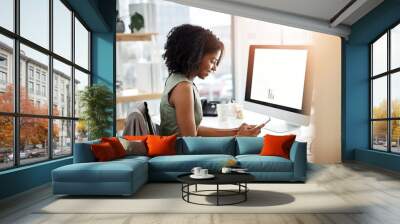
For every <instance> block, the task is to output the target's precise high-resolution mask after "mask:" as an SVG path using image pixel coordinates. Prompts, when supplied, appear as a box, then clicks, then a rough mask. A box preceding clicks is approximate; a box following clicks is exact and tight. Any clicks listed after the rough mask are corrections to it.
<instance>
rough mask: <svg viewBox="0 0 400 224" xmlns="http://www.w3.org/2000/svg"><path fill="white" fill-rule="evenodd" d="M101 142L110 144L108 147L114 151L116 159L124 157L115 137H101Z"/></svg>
mask: <svg viewBox="0 0 400 224" xmlns="http://www.w3.org/2000/svg"><path fill="white" fill-rule="evenodd" d="M101 142H108V143H110V145H111V146H112V148H113V149H114V152H115V155H116V156H117V158H122V157H125V156H126V151H125V149H124V147H123V146H122V144H121V142H120V141H119V140H118V138H117V137H103V138H101Z"/></svg>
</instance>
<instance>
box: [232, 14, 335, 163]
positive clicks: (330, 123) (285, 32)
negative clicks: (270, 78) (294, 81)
mask: <svg viewBox="0 0 400 224" xmlns="http://www.w3.org/2000/svg"><path fill="white" fill-rule="evenodd" d="M233 35H234V43H235V44H234V49H235V52H234V54H235V62H234V71H235V88H236V90H235V98H236V100H237V101H238V102H243V100H244V93H245V85H246V75H247V63H248V54H249V45H251V44H260V45H308V46H309V47H310V52H309V63H308V66H309V68H307V70H308V72H307V78H306V82H305V94H304V105H305V108H306V111H305V112H306V113H307V114H309V115H310V125H309V126H307V127H302V128H300V129H299V130H296V131H295V133H296V134H297V136H298V137H299V138H300V139H301V140H304V141H307V142H308V146H309V160H311V161H313V162H316V163H336V162H340V158H341V156H340V155H341V130H340V128H341V41H340V38H339V37H336V36H331V35H326V34H321V33H316V32H311V31H306V30H301V29H297V28H291V27H286V26H281V25H277V24H272V23H267V22H262V21H257V20H252V19H248V18H243V17H234V34H233Z"/></svg>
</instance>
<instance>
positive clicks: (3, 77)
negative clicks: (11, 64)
mask: <svg viewBox="0 0 400 224" xmlns="http://www.w3.org/2000/svg"><path fill="white" fill-rule="evenodd" d="M7 67H8V66H7V56H6V55H5V54H0V91H2V92H5V91H6V87H7Z"/></svg>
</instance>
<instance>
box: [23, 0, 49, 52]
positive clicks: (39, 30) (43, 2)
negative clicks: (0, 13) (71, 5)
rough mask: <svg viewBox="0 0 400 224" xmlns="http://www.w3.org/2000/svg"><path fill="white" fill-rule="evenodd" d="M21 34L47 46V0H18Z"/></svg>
mask: <svg viewBox="0 0 400 224" xmlns="http://www.w3.org/2000/svg"><path fill="white" fill-rule="evenodd" d="M20 15H21V16H20V24H21V27H20V31H21V36H23V37H25V38H26V39H28V40H30V41H32V42H34V43H36V44H38V45H40V46H42V47H44V48H47V49H48V48H49V0H35V1H32V0H20Z"/></svg>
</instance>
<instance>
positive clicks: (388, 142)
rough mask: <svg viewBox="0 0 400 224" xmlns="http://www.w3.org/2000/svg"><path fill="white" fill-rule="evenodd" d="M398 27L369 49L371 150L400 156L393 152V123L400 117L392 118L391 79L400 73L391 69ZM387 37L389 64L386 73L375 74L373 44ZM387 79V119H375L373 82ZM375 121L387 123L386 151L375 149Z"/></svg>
mask: <svg viewBox="0 0 400 224" xmlns="http://www.w3.org/2000/svg"><path fill="white" fill-rule="evenodd" d="M396 26H400V21H397V22H395V23H394V24H392V25H391V26H390V27H389V28H387V29H386V30H385V31H384V32H383V33H381V34H379V35H378V36H377V37H376V38H375V39H373V40H372V41H371V42H370V43H368V47H369V71H368V73H369V78H368V79H369V99H370V100H369V149H370V150H373V151H379V152H386V153H391V154H396V155H398V154H400V152H393V151H392V125H391V124H392V121H397V120H400V117H393V116H392V111H391V110H392V98H391V92H392V88H391V87H392V86H391V79H392V76H393V75H395V74H396V73H398V72H400V67H398V68H394V69H391V51H392V48H391V30H392V29H393V28H395V27H396ZM385 34H386V35H387V40H386V41H387V52H386V54H387V64H386V71H385V72H383V73H380V74H376V75H375V76H374V74H373V44H374V43H376V41H378V40H379V39H380V38H381V37H383V36H384V35H385ZM382 77H386V87H387V93H386V97H387V103H386V104H387V105H386V111H387V113H386V118H373V89H374V88H373V81H374V80H375V79H378V78H382ZM374 121H386V122H387V124H386V135H387V138H386V146H387V147H386V151H384V150H379V149H376V148H374V136H373V134H374V133H373V122H374Z"/></svg>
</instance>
